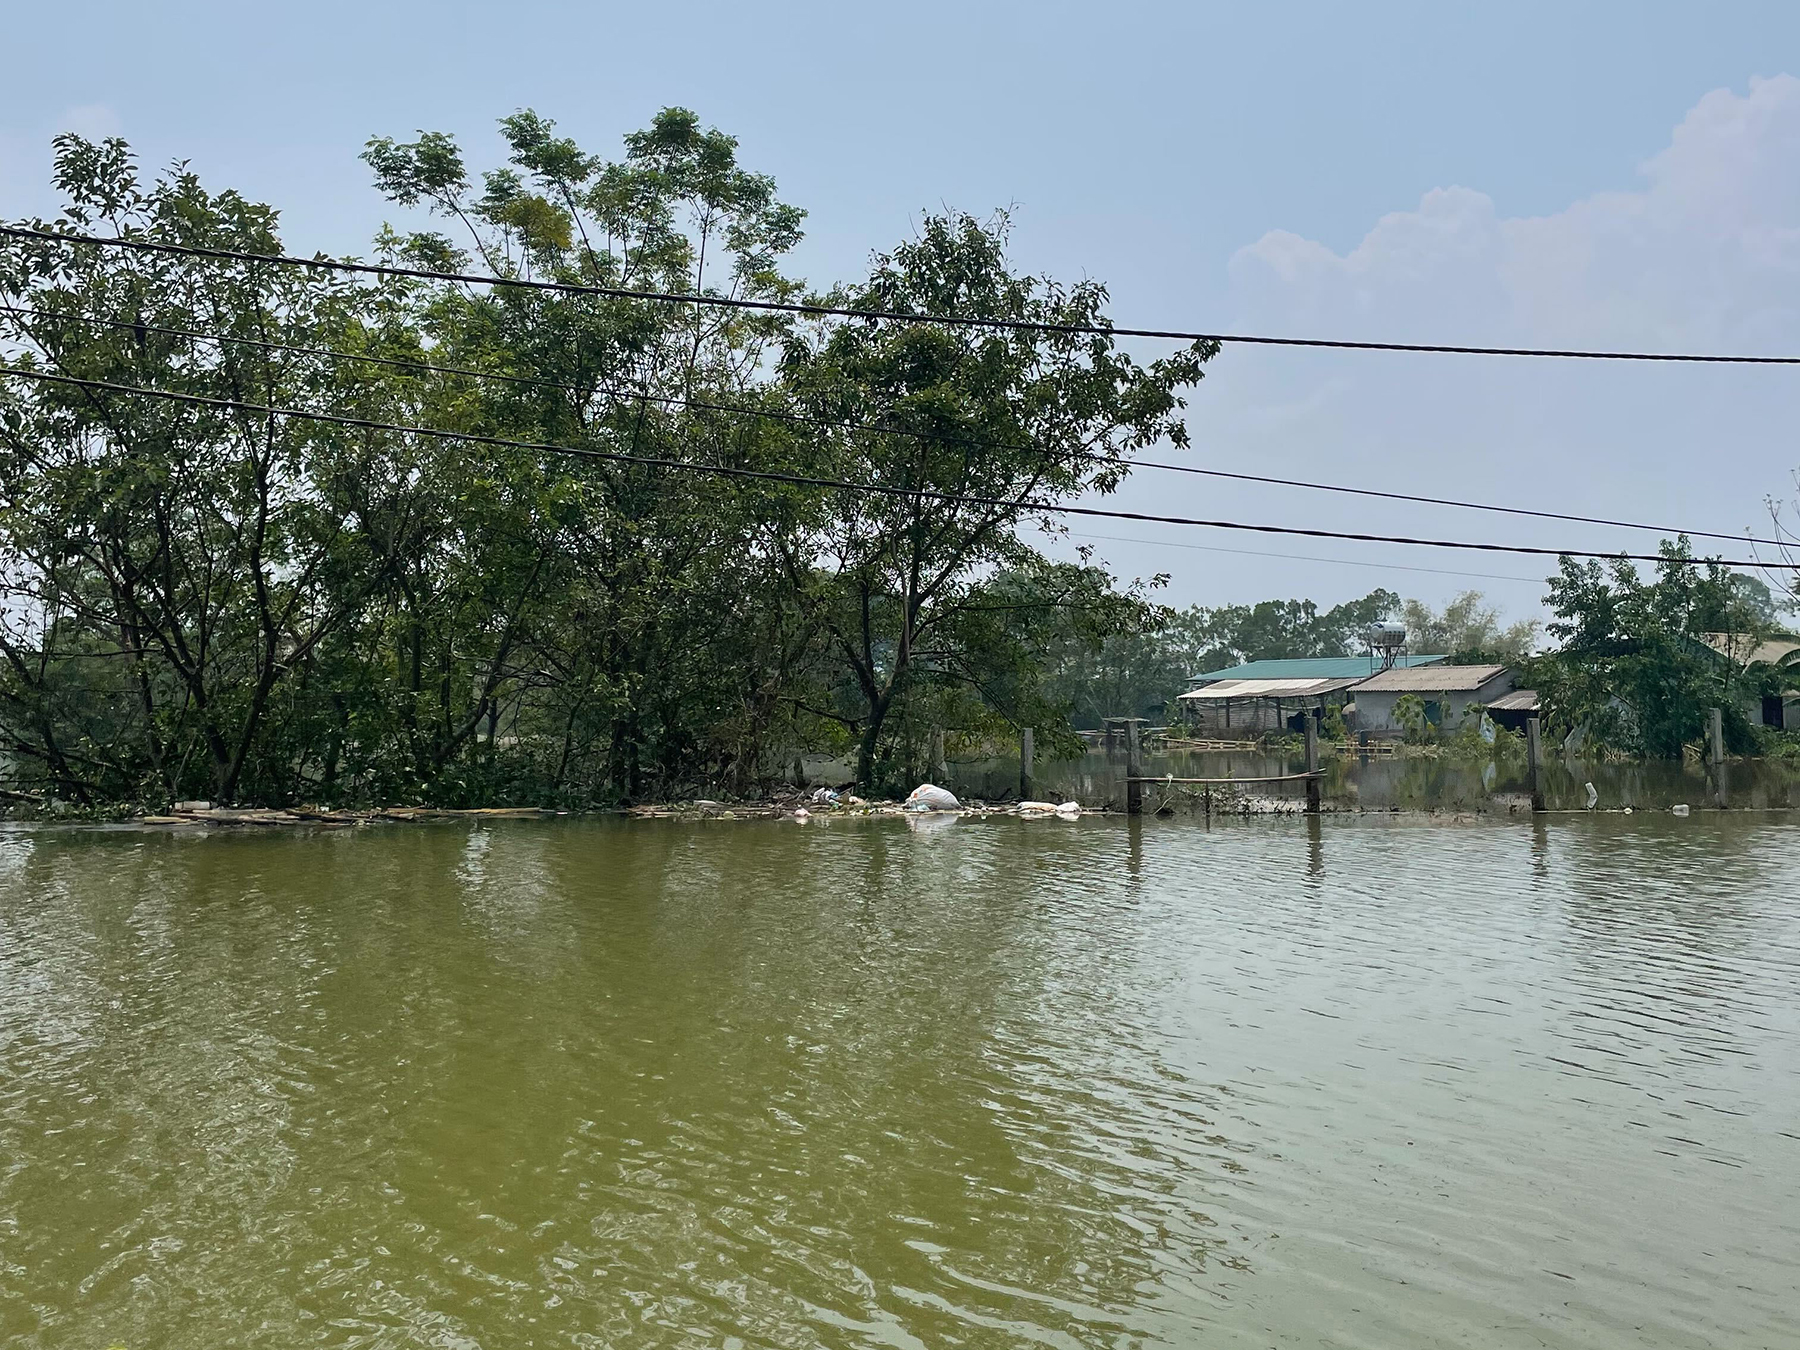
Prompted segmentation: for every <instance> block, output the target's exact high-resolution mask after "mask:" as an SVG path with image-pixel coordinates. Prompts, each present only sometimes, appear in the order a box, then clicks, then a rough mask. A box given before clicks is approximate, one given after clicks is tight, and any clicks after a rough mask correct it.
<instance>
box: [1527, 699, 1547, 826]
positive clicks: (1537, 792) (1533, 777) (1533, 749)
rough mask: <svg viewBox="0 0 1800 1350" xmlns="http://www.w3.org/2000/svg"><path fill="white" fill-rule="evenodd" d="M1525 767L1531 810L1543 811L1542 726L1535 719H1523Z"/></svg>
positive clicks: (1538, 720) (1539, 721) (1540, 722)
mask: <svg viewBox="0 0 1800 1350" xmlns="http://www.w3.org/2000/svg"><path fill="white" fill-rule="evenodd" d="M1525 767H1526V771H1527V776H1528V780H1529V782H1530V784H1531V809H1532V810H1533V811H1542V810H1543V809H1544V724H1543V722H1542V721H1541V720H1540V719H1538V718H1536V717H1527V718H1526V719H1525Z"/></svg>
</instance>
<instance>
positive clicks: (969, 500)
mask: <svg viewBox="0 0 1800 1350" xmlns="http://www.w3.org/2000/svg"><path fill="white" fill-rule="evenodd" d="M5 375H11V376H16V377H18V378H21V379H28V380H37V381H41V382H44V383H49V384H61V385H66V386H71V387H75V388H81V389H90V390H103V391H105V392H108V393H115V394H125V395H129V396H135V397H141V398H154V399H163V400H167V401H169V402H174V403H184V404H189V405H192V406H197V407H205V408H224V409H231V410H235V411H239V412H250V413H257V414H260V415H263V416H268V417H292V418H298V419H301V420H304V421H311V422H323V423H328V424H331V425H334V426H345V427H356V428H359V429H362V430H366V431H393V432H399V433H401V434H403V435H410V436H431V437H436V438H438V439H442V440H458V441H468V442H470V443H472V444H477V445H492V446H497V447H500V448H503V449H508V450H530V451H534V452H538V453H544V454H556V455H573V456H578V457H581V458H585V459H597V460H604V461H608V462H611V463H617V464H638V465H643V466H645V467H649V468H661V469H676V470H685V471H687V472H692V473H702V474H710V475H714V476H716V477H723V478H741V479H749V480H755V481H760V482H769V483H787V484H791V485H793V486H796V487H817V488H831V489H834V490H837V491H844V492H866V493H872V494H875V495H879V496H887V497H900V498H910V499H913V500H916V501H938V502H947V503H949V504H951V505H954V506H986V507H998V508H1000V509H1002V510H1007V511H1025V512H1033V513H1042V514H1045V515H1062V516H1087V517H1092V518H1095V519H1100V520H1137V521H1144V522H1146V523H1148V524H1153V525H1184V526H1190V527H1194V528H1199V529H1211V530H1246V531H1250V532H1252V533H1256V534H1286V535H1299V536H1302V537H1305V538H1310V539H1348V540H1354V541H1356V542H1358V543H1370V544H1411V545H1416V546H1418V547H1422V548H1453V549H1467V550H1471V551H1475V552H1483V553H1520V554H1528V555H1531V556H1534V557H1549V558H1560V557H1570V558H1599V559H1607V560H1618V561H1624V562H1650V563H1664V562H1668V561H1669V559H1668V558H1666V557H1665V556H1664V555H1662V554H1660V553H1608V552H1600V551H1596V550H1593V549H1572V548H1539V547H1536V546H1534V545H1531V544H1488V543H1472V542H1467V541H1458V540H1449V539H1415V538H1410V537H1408V536H1404V535H1391V534H1363V533H1360V532H1353V531H1347V530H1319V529H1309V528H1305V527H1302V526H1298V525H1259V524H1251V523H1248V522H1245V521H1236V520H1203V519H1200V518H1198V517H1194V516H1164V515H1154V514H1151V513H1149V512H1144V511H1118V510H1109V509H1106V508H1104V507H1098V506H1069V505H1063V504H1059V503H1056V502H1044V501H1034V500H1032V499H1030V498H1020V499H1012V498H1006V497H988V496H983V495H979V494H976V493H964V492H940V491H937V490H936V489H933V488H911V487H900V486H897V485H894V484H888V483H851V482H846V481H845V480H843V479H838V478H818V477H814V476H812V475H809V474H795V473H783V472H779V471H777V470H773V469H746V468H739V467H735V466H732V465H726V464H707V463H701V462H697V461H694V460H686V459H667V458H663V457H660V456H654V455H637V454H627V453H625V452H623V451H619V450H594V449H589V448H587V447H584V446H572V445H552V444H548V443H546V442H542V441H521V440H514V439H511V438H508V437H505V436H490V435H487V434H485V433H482V432H475V431H450V430H446V429H445V428H443V427H425V426H411V425H407V424H405V423H399V422H381V421H377V420H375V419H373V418H368V417H354V416H350V415H348V414H345V413H326V412H316V411H313V410H311V409H304V408H281V407H276V406H273V405H271V404H266V403H250V402H246V401H244V400H241V399H230V398H215V397H212V396H209V395H205V394H182V393H177V392H175V391H173V390H168V389H147V388H144V387H143V386H141V385H134V384H114V383H112V382H111V381H108V380H89V379H82V378H80V377H78V376H74V375H59V374H56V373H54V372H52V371H44V370H22V369H19V368H17V367H8V366H0V376H5ZM1689 561H1692V562H1695V563H1702V562H1704V563H1716V564H1717V565H1719V566H1721V567H1736V568H1744V569H1750V570H1764V571H1766V570H1770V569H1778V570H1793V571H1796V572H1800V562H1793V563H1787V562H1782V563H1765V562H1757V561H1754V560H1750V561H1744V560H1738V559H1726V558H1695V559H1690V560H1689Z"/></svg>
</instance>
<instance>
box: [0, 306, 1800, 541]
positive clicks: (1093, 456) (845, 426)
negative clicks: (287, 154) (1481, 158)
mask: <svg viewBox="0 0 1800 1350" xmlns="http://www.w3.org/2000/svg"><path fill="white" fill-rule="evenodd" d="M0 313H7V314H28V315H34V316H37V317H40V318H47V319H66V320H69V321H71V322H74V323H85V324H92V325H94V326H96V327H102V328H117V329H129V330H131V331H133V332H140V333H156V334H160V335H162V336H166V337H179V338H188V339H193V340H196V341H200V342H215V343H221V344H224V343H230V344H235V345H240V346H246V347H256V348H259V349H261V350H263V351H273V352H288V353H291V354H294V355H299V356H318V357H326V358H330V359H334V360H341V361H356V362H361V363H364V364H368V365H374V366H382V367H386V368H388V369H393V370H404V371H414V372H424V373H426V374H433V375H455V376H462V377H466V378H470V379H478V380H497V381H500V382H502V383H506V384H514V385H523V386H528V387H532V388H538V389H551V390H557V391H560V392H562V393H568V394H576V395H582V396H585V395H587V394H589V393H606V394H610V395H612V396H613V397H614V398H620V399H631V400H638V401H643V402H649V403H658V404H662V405H665V406H669V407H681V408H696V409H700V410H702V411H707V412H718V413H726V414H729V415H733V416H740V417H762V418H769V419H771V420H774V421H780V422H789V423H794V424H797V425H801V426H815V427H823V428H826V429H830V430H839V431H867V432H876V433H880V434H883V435H890V436H904V437H908V438H911V439H914V440H921V441H927V440H928V441H938V442H942V443H944V444H948V445H966V446H970V447H974V448H985V449H992V450H1029V449H1032V448H1034V447H1032V446H1031V445H1030V444H1029V443H1027V442H1023V441H996V440H991V439H986V438H981V437H970V436H958V435H954V434H940V433H937V432H930V431H917V430H914V429H912V428H908V427H890V426H883V425H881V424H879V423H874V422H846V421H839V420H835V419H832V418H827V417H814V416H812V415H810V414H807V413H798V412H793V411H790V410H787V409H781V408H757V407H749V406H746V405H744V404H735V403H716V402H712V401H710V400H707V399H696V398H684V397H676V396H674V395H670V394H651V393H647V392H640V391H637V390H632V389H621V388H619V387H618V386H617V385H609V384H607V383H605V382H603V381H597V382H596V384H595V388H594V389H593V390H585V389H582V388H580V387H578V386H576V385H571V384H563V383H560V382H558V381H555V380H545V379H541V378H537V377H533V376H528V375H511V374H507V373H505V372H502V371H492V370H475V369H473V368H471V367H467V366H445V365H435V364H433V363H431V362H428V361H414V360H410V359H406V358H396V357H383V356H370V355H366V354H363V353H359V352H345V351H339V350H337V349H336V348H333V347H311V346H304V345H295V344H292V343H285V342H271V341H268V340H266V339H262V338H246V337H233V336H229V335H227V334H222V333H207V332H199V331H195V330H193V329H187V328H165V327H161V326H159V325H156V324H147V323H138V322H136V321H133V320H129V319H106V318H100V317H98V316H94V315H86V314H70V313H68V312H66V311H63V310H53V309H42V308H37V307H34V306H29V305H0ZM1073 453H1074V455H1075V456H1076V457H1077V458H1081V459H1086V460H1088V461H1089V462H1091V463H1097V464H1111V465H1118V466H1121V467H1124V468H1132V469H1154V470H1158V471H1161V472H1165V473H1185V474H1194V475H1197V476H1199V477H1204V478H1223V479H1229V480H1232V481H1235V482H1242V483H1262V484H1267V485H1269V486H1273V487H1291V488H1304V489H1306V490H1308V491H1312V492H1338V493H1344V494H1348V495H1351V496H1357V497H1377V498H1381V499H1384V500H1387V501H1398V502H1417V503H1420V504H1422V505H1427V506H1451V507H1456V508H1457V509H1459V510H1464V511H1492V512H1496V513H1499V514H1502V515H1513V516H1532V517H1535V518H1537V519H1540V520H1560V521H1567V522H1570V523H1573V524H1578V525H1601V526H1605V527H1607V528H1610V529H1620V530H1642V531H1645V532H1647V533H1650V534H1659V535H1683V534H1685V535H1687V536H1688V537H1690V538H1695V539H1724V540H1729V541H1730V542H1732V543H1748V544H1765V545H1768V546H1771V547H1775V548H1780V547H1782V546H1783V545H1784V544H1785V543H1787V542H1789V541H1784V540H1781V539H1764V538H1759V537H1756V536H1754V535H1751V534H1749V533H1748V532H1746V533H1744V534H1726V533H1722V532H1720V531H1718V530H1686V529H1681V528H1678V527H1676V526H1673V525H1648V524H1644V523H1643V522H1641V521H1630V520H1613V519H1609V518H1607V517H1604V516H1583V515H1573V514H1569V513H1567V512H1562V511H1539V510H1535V509H1533V508H1530V507H1524V506H1502V505H1498V504H1496V503H1492V502H1469V501H1460V500H1457V499H1454V498H1448V497H1423V496H1417V495H1415V494H1413V493H1408V492H1387V491H1383V490H1381V489H1378V488H1363V487H1351V486H1348V485H1347V484H1341V483H1314V482H1308V481H1306V480H1304V479H1295V478H1276V477H1271V476H1268V475H1264V474H1255V473H1240V472H1237V471H1235V470H1229V469H1208V468H1203V467H1201V466H1199V465H1196V464H1170V463H1168V462H1166V461H1161V460H1148V459H1126V458H1124V457H1122V456H1118V455H1103V454H1098V453H1095V452H1093V451H1075V452H1073ZM1321 561H1329V560H1321Z"/></svg>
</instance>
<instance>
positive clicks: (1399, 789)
mask: <svg viewBox="0 0 1800 1350" xmlns="http://www.w3.org/2000/svg"><path fill="white" fill-rule="evenodd" d="M1305 767H1306V766H1305V763H1304V760H1303V758H1302V757H1301V756H1300V755H1299V754H1298V753H1287V754H1283V753H1266V752H1263V751H1243V752H1239V751H1229V752H1227V751H1210V750H1207V751H1197V750H1173V751H1167V752H1160V753H1156V754H1147V755H1145V757H1144V771H1145V773H1146V774H1147V775H1150V776H1155V777H1161V776H1163V775H1165V774H1170V775H1173V776H1174V777H1176V778H1256V777H1269V776H1276V775H1280V774H1294V773H1299V772H1301V771H1302V770H1303V769H1304V768H1305ZM1323 768H1324V770H1325V802H1326V805H1327V806H1328V807H1330V808H1332V809H1337V810H1343V809H1352V810H1354V809H1358V808H1360V809H1362V810H1368V811H1394V810H1403V811H1493V810H1496V809H1498V810H1500V811H1501V812H1503V813H1504V812H1505V811H1507V810H1508V808H1509V807H1513V808H1518V809H1526V805H1527V804H1526V803H1525V802H1524V801H1523V799H1524V798H1527V797H1529V795H1530V784H1529V783H1528V781H1527V778H1526V771H1525V764H1524V760H1523V757H1522V756H1513V757H1510V758H1509V759H1508V760H1507V762H1505V763H1498V764H1496V763H1492V762H1489V761H1485V760H1483V761H1469V760H1459V759H1450V758H1430V757H1425V756H1394V755H1389V756H1363V757H1357V756H1355V755H1351V756H1346V757H1327V758H1326V759H1325V760H1324V761H1323ZM1124 773H1125V759H1124V756H1123V755H1122V754H1117V753H1115V754H1113V755H1110V756H1109V755H1107V754H1105V753H1104V752H1099V751H1096V752H1094V753H1090V754H1088V755H1086V756H1084V757H1082V758H1081V759H1076V760H1066V761H1062V762H1060V763H1045V764H1040V765H1038V766H1037V782H1036V787H1037V790H1038V792H1040V793H1041V794H1043V795H1047V796H1054V797H1056V798H1057V799H1058V800H1061V799H1062V798H1064V797H1074V798H1076V799H1077V800H1079V801H1082V802H1084V803H1087V804H1090V805H1103V804H1105V803H1108V802H1111V803H1114V804H1116V805H1118V806H1119V807H1120V808H1121V809H1122V807H1123V803H1124V800H1125V789H1124ZM1018 775H1019V769H1018V763H1017V761H1016V760H1015V761H1013V762H1012V763H1006V762H1003V761H998V760H996V761H985V762H980V763H968V764H962V765H959V766H957V767H956V769H955V770H954V771H953V772H952V774H951V778H950V782H951V785H952V786H953V787H954V788H955V789H956V790H957V791H958V792H962V793H964V794H966V795H968V796H969V797H972V798H984V799H989V800H995V801H1005V800H1010V799H1012V798H1014V797H1016V796H1017V795H1018ZM1721 778H1722V779H1723V785H1724V786H1725V788H1726V790H1727V791H1726V802H1725V804H1726V805H1727V806H1728V807H1730V808H1732V809H1736V810H1768V809H1770V808H1784V807H1792V808H1800V761H1795V760H1744V761H1738V762H1735V763H1731V764H1728V765H1726V766H1725V767H1724V769H1723V772H1722V773H1721V771H1720V770H1716V769H1713V768H1712V767H1710V766H1708V765H1706V764H1704V763H1701V762H1699V761H1692V762H1687V763H1682V762H1674V761H1665V760H1652V761H1647V762H1628V763H1613V762H1607V761H1604V760H1578V759H1572V758H1570V759H1565V758H1561V757H1556V758H1552V759H1551V760H1550V761H1548V762H1547V763H1546V764H1545V766H1544V795H1545V804H1546V805H1547V806H1548V807H1549V808H1550V809H1551V810H1579V809H1581V808H1583V807H1585V806H1586V805H1587V792H1586V784H1588V783H1590V782H1591V783H1593V784H1594V789H1595V791H1596V793H1597V794H1598V796H1599V805H1600V806H1601V808H1603V809H1606V810H1617V809H1619V808H1621V807H1627V806H1629V807H1632V808H1634V809H1637V810H1666V809H1668V808H1669V807H1671V806H1674V805H1675V804H1676V803H1678V802H1685V803H1687V804H1688V805H1689V806H1692V807H1695V808H1700V807H1713V806H1716V805H1717V804H1718V794H1719V788H1720V786H1721ZM1150 791H1151V798H1152V799H1154V798H1155V797H1156V796H1157V795H1158V792H1159V790H1158V789H1155V788H1152V789H1151V790H1150ZM1191 791H1198V789H1192V790H1191ZM1254 791H1255V792H1256V793H1266V794H1270V795H1275V796H1287V797H1298V796H1300V795H1301V794H1300V785H1299V784H1297V783H1287V784H1283V785H1280V786H1275V787H1258V788H1256V789H1254ZM1177 800H1181V799H1180V798H1177ZM1182 804H1183V805H1184V806H1185V805H1187V803H1186V802H1185V801H1184V802H1183V803H1182Z"/></svg>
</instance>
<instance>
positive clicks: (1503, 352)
mask: <svg viewBox="0 0 1800 1350" xmlns="http://www.w3.org/2000/svg"><path fill="white" fill-rule="evenodd" d="M0 235H10V236H12V237H14V238H18V239H40V240H49V241H52V242H55V243H65V244H66V243H79V244H101V245H106V246H109V247H114V248H129V249H139V250H142V251H146V252H151V253H168V254H175V255H180V256H184V257H192V258H217V259H221V260H225V261H231V262H253V263H277V264H281V265H283V266H289V267H313V268H321V269H327V270H331V271H338V272H351V273H359V274H363V275H369V276H389V277H411V278H416V279H418V280H423V281H454V282H458V283H460V284H465V285H475V286H508V287H516V288H521V289H526V290H535V291H554V292H560V293H563V294H568V295H596V296H602V297H605V298H607V299H613V300H655V301H661V302H666V303H672V304H683V305H707V306H712V307H715V308H720V309H736V310H752V311H759V312H763V313H771V314H798V315H802V316H806V317H811V318H843V319H865V320H872V321H891V322H896V323H937V324H944V325H946V326H949V327H956V328H985V329H1000V330H1006V331H1011V332H1024V333H1057V334H1064V335H1071V336H1077V337H1108V338H1121V337H1130V338H1153V339H1159V340H1165V341H1174V342H1207V343H1227V342H1234V343H1245V344H1251V345H1256V346H1264V347H1323V348H1329V349H1333V350H1339V351H1371V352H1431V353H1439V354H1444V355H1451V356H1537V357H1557V358H1565V359H1571V360H1585V361H1665V362H1668V361H1673V362H1682V363H1690V364H1703V365H1746V366H1795V365H1800V356H1741V355H1720V354H1710V353H1693V352H1632V351H1593V350H1585V349H1581V348H1568V347H1479V346H1472V345H1467V344H1453V343H1436V342H1369V341H1355V340H1350V339H1344V338H1300V337H1272V336H1269V335H1266V334H1256V333H1201V332H1190V331H1186V330H1182V329H1173V328H1115V327H1111V326H1108V325H1106V324H1087V323H1051V322H1047V321H1043V320H1031V319H989V318H980V317H976V316H973V315H966V314H913V313H907V312H904V311H898V310H883V309H854V308H849V307H845V306H839V305H822V304H813V303H807V302H801V301H787V300H750V299H746V298H744V297H741V296H729V295H706V294H701V293H697V292H682V291H648V290H634V289H631V288H628V287H623V286H593V285H586V284H582V283H578V282H572V281H538V280H530V279H527V278H524V277H501V276H489V275H484V274H482V273H478V272H440V271H436V270H434V269H431V268H423V267H395V266H392V265H389V264H385V263H353V262H343V261H340V260H339V259H336V258H324V257H313V258H302V257H298V256H296V255H292V254H284V253H250V252H245V251H242V250H238V249H224V248H205V247H201V246H199V245H195V244H169V243H161V242H157V241H152V240H147V239H129V238H106V237H104V236H101V235H91V234H79V233H76V232H74V231H58V230H37V229H30V228H26V227H24V226H17V225H6V226H0Z"/></svg>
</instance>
